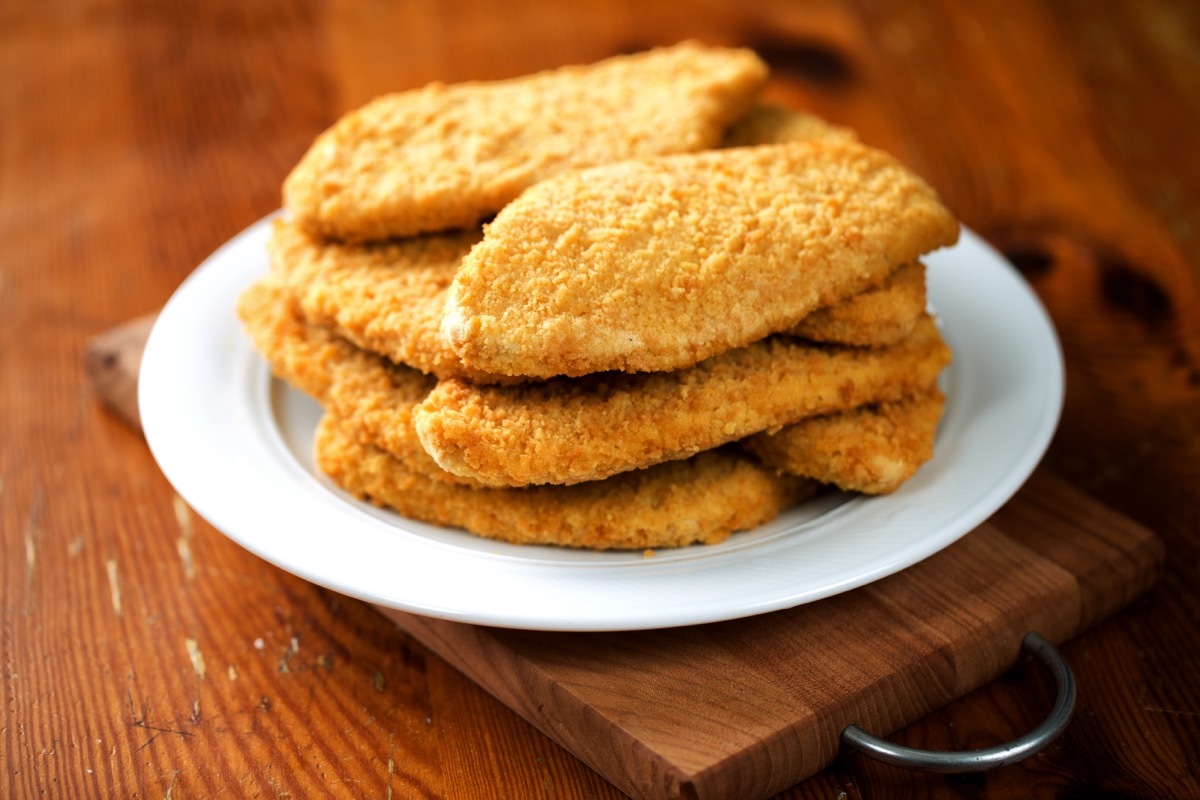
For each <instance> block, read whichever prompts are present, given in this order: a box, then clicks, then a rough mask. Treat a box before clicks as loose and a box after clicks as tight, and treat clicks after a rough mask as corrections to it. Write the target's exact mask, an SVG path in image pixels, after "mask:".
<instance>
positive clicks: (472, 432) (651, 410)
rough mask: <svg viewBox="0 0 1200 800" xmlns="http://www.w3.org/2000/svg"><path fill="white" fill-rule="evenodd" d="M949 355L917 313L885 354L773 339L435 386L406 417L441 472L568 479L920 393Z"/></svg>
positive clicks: (488, 479)
mask: <svg viewBox="0 0 1200 800" xmlns="http://www.w3.org/2000/svg"><path fill="white" fill-rule="evenodd" d="M949 360H950V350H949V348H948V347H947V346H946V344H945V342H943V341H942V338H941V336H940V334H939V333H938V331H937V326H936V325H935V324H934V322H933V320H932V319H931V318H929V317H925V318H923V319H922V321H921V322H920V323H919V324H918V325H917V327H916V329H915V330H914V331H913V333H912V334H910V335H909V336H908V337H906V338H905V339H903V340H902V341H900V342H898V343H897V344H894V345H892V346H891V347H883V348H870V349H863V348H830V347H825V346H820V345H814V344H810V343H806V342H803V341H800V340H795V339H789V338H786V337H772V338H770V339H765V340H762V341H759V342H755V343H753V344H751V345H748V346H747V347H744V348H740V349H737V350H731V351H729V352H727V353H723V354H722V355H720V356H716V357H714V358H711V359H708V360H707V361H703V362H701V363H700V364H697V365H696V366H694V367H690V368H687V369H683V370H677V371H674V372H656V373H642V374H637V375H623V374H617V373H607V374H603V375H594V376H588V377H586V378H577V379H567V378H559V379H555V380H552V381H546V382H544V383H536V384H521V385H517V386H479V385H474V384H470V383H467V382H466V381H461V380H447V381H441V382H440V383H439V384H438V385H437V387H436V388H435V389H434V390H433V391H432V392H431V393H430V395H429V397H428V398H426V400H425V401H424V402H422V403H421V404H420V405H419V406H418V407H417V408H416V410H415V411H414V414H413V418H414V420H415V422H416V425H417V432H418V435H419V436H420V438H421V443H422V444H423V445H424V447H425V450H426V451H427V452H429V453H430V455H432V456H433V457H434V459H435V460H436V461H437V462H438V464H439V465H440V466H441V467H442V468H443V469H445V470H447V471H449V472H453V473H455V474H458V475H463V476H468V477H472V478H474V479H476V480H478V481H480V482H481V483H483V484H485V485H489V486H523V485H527V484H541V483H558V484H570V483H579V482H582V481H590V480H599V479H601V478H605V477H608V476H609V475H614V474H616V473H618V472H624V471H626V470H630V469H637V468H641V467H646V466H649V465H651V464H656V463H660V462H662V461H669V460H673V459H679V458H686V457H688V456H690V455H692V454H693V453H696V452H699V451H701V450H707V449H710V448H713V447H717V446H719V445H721V444H724V443H726V442H731V441H735V440H737V439H741V438H743V437H745V436H749V435H751V434H754V433H758V432H759V431H763V430H770V429H775V428H779V427H781V426H783V425H787V424H790V423H792V422H795V421H797V420H799V419H802V418H804V417H808V416H813V415H816V414H825V413H830V412H832V411H839V410H844V409H848V408H855V407H857V406H860V405H863V404H864V403H872V402H882V401H887V400H895V399H898V398H901V397H904V396H906V395H909V394H912V393H914V392H916V391H918V390H920V389H923V388H925V387H927V386H929V385H930V384H931V383H933V381H934V380H935V379H936V378H937V375H938V374H939V373H940V371H941V369H942V368H943V367H944V366H945V365H946V364H947V363H949Z"/></svg>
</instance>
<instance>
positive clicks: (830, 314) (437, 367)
mask: <svg viewBox="0 0 1200 800" xmlns="http://www.w3.org/2000/svg"><path fill="white" fill-rule="evenodd" d="M478 239H479V233H478V232H474V233H471V232H461V233H455V234H447V235H433V236H424V237H419V238H415V239H406V240H397V241H393V242H379V243H363V244H346V243H341V242H333V241H321V240H316V239H313V238H312V237H311V236H310V235H308V234H307V233H306V232H305V231H304V230H302V229H301V228H300V227H299V226H297V225H296V224H295V223H293V222H290V221H285V220H277V221H276V222H275V223H274V227H273V230H272V234H271V239H270V241H269V243H268V250H269V252H270V256H271V264H272V271H273V273H272V274H273V275H274V277H275V279H276V280H277V281H278V282H279V283H280V285H281V286H283V287H286V289H287V290H288V291H289V293H290V294H292V295H294V300H295V302H296V303H298V304H299V308H300V311H301V313H302V315H303V316H304V318H305V319H306V320H308V321H309V322H311V323H313V324H316V325H321V326H323V327H327V328H329V329H331V330H332V331H333V332H334V333H336V334H337V335H338V336H340V337H342V338H345V339H348V340H349V341H351V342H353V343H354V344H355V345H357V346H358V347H360V348H362V349H364V350H368V351H371V352H373V353H377V354H379V355H382V356H385V357H386V358H388V359H389V360H391V361H393V362H395V363H397V364H404V365H406V366H410V367H413V368H414V369H417V370H420V371H421V372H425V373H429V374H433V375H436V376H437V377H440V378H467V379H469V380H472V381H474V382H476V383H512V382H515V381H519V380H520V379H514V378H511V377H509V376H503V375H489V374H487V373H480V372H476V371H474V370H471V369H468V368H467V367H465V366H464V365H463V363H462V362H461V361H460V360H459V359H458V357H457V356H456V355H455V354H454V352H453V351H452V350H450V348H449V347H448V345H447V344H446V341H445V340H444V339H443V338H442V337H441V336H440V335H439V334H438V325H439V324H440V322H441V318H442V307H443V306H444V304H445V300H446V290H447V287H448V286H449V285H450V282H451V281H452V280H453V279H454V275H455V273H456V272H457V271H458V267H459V264H460V262H461V261H462V258H463V256H465V255H466V253H467V252H468V251H469V250H470V248H471V246H472V245H473V244H474V243H475V242H477V241H478ZM922 269H923V268H921V267H919V265H918V266H917V267H908V268H901V270H899V271H897V272H896V273H893V275H892V276H890V277H889V279H888V281H887V283H885V284H884V285H883V286H881V287H879V288H876V289H871V290H868V291H867V292H864V293H862V294H860V295H856V296H854V297H851V298H848V299H847V300H845V301H843V302H841V303H838V304H835V305H834V306H832V307H830V308H827V309H822V310H818V311H815V312H813V313H812V314H810V315H809V316H808V317H805V319H804V320H802V321H801V324H800V325H798V326H797V327H796V328H795V329H794V330H793V331H792V332H791V333H793V335H797V336H804V337H806V338H809V339H813V340H816V341H824V342H834V343H841V344H854V345H885V344H891V343H892V342H894V341H897V340H898V339H900V338H902V337H903V336H904V335H906V334H907V333H908V332H910V331H911V330H912V326H913V325H914V324H915V323H916V320H917V318H918V317H919V316H920V314H921V312H922V311H923V309H924V302H925V294H924V281H923V278H922V276H921V271H922Z"/></svg>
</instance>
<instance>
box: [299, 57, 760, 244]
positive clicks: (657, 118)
mask: <svg viewBox="0 0 1200 800" xmlns="http://www.w3.org/2000/svg"><path fill="white" fill-rule="evenodd" d="M766 78H767V67H766V65H765V64H764V63H763V62H762V61H761V60H760V59H759V58H758V56H756V55H755V54H754V53H753V52H752V51H750V50H744V49H729V48H718V47H706V46H703V45H700V44H698V43H693V42H685V43H683V44H679V45H675V46H674V47H665V48H659V49H656V50H650V51H646V52H644V53H637V54H634V55H626V56H617V57H614V58H610V59H607V60H604V61H600V62H597V63H595V64H589V65H584V66H571V67H563V68H560V69H556V70H550V71H546V72H541V73H537V74H535V75H529V76H525V77H521V78H514V79H511V80H506V81H494V82H471V83H460V84H451V85H445V84H440V83H434V84H430V85H428V86H426V87H424V88H422V89H417V90H413V91H408V92H398V93H394V94H389V95H385V96H383V97H380V98H378V99H376V100H374V101H372V102H371V103H368V104H367V105H365V106H363V107H362V108H360V109H358V110H356V111H353V112H351V113H349V114H347V115H346V116H344V117H342V118H341V119H340V120H338V122H337V123H335V124H334V125H333V127H331V128H330V129H329V130H327V131H326V132H324V133H323V134H321V135H320V136H319V137H318V138H317V139H316V141H315V142H314V143H313V145H312V147H311V148H310V149H309V150H308V152H307V153H306V154H305V155H304V157H303V158H302V159H301V161H300V163H299V164H298V165H297V166H296V168H295V169H294V170H293V171H292V173H291V174H290V175H289V176H288V178H287V180H286V181H285V183H284V187H283V194H284V204H285V205H286V207H287V208H288V209H289V210H290V211H291V212H292V214H293V216H294V217H295V218H296V220H297V221H299V223H300V224H301V225H302V226H303V227H304V228H305V229H307V230H308V231H309V232H311V233H313V234H316V235H319V236H326V237H331V238H336V239H342V240H357V241H363V240H377V239H386V238H391V237H397V236H410V235H413V234H417V233H425V232H432V231H441V230H448V229H452V228H466V227H470V226H472V225H475V224H477V223H478V222H479V221H480V220H483V219H486V218H487V217H490V216H491V215H492V214H494V213H495V212H496V211H498V210H499V209H500V208H502V207H503V206H504V205H505V204H506V203H507V202H509V201H510V200H512V199H513V198H515V197H516V196H517V195H518V194H519V193H520V192H521V191H522V190H523V189H525V188H527V187H528V186H531V185H532V184H534V183H536V182H537V181H539V180H541V179H543V178H546V177H548V176H550V175H553V174H555V173H557V172H559V171H561V170H564V169H568V168H572V167H582V166H590V165H594V164H605V163H609V162H612V161H618V160H621V159H626V158H641V157H645V156H651V155H659V154H664V153H684V152H692V151H697V150H703V149H706V148H710V147H714V146H715V145H717V144H718V143H719V142H720V139H721V136H722V134H723V132H724V130H725V129H726V128H727V127H729V125H730V124H731V123H733V122H734V121H736V120H737V119H739V118H740V117H742V116H743V115H744V114H745V113H746V112H747V111H748V110H749V109H750V107H751V106H752V105H753V104H754V102H755V99H756V97H757V95H758V92H759V90H760V89H761V88H762V86H763V84H764V83H765V81H766Z"/></svg>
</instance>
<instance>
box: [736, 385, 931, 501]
mask: <svg viewBox="0 0 1200 800" xmlns="http://www.w3.org/2000/svg"><path fill="white" fill-rule="evenodd" d="M944 405H945V396H944V395H943V394H942V392H941V390H940V389H938V388H937V387H936V386H932V387H930V388H929V389H927V390H925V391H923V392H919V393H917V394H914V395H912V396H911V397H906V398H903V399H901V400H895V401H892V402H888V403H877V404H873V405H869V406H862V407H860V408H856V409H853V410H851V411H845V412H842V413H838V414H826V415H822V416H819V417H811V418H809V419H806V420H802V421H801V422H799V423H797V424H795V425H790V426H788V427H786V428H784V429H783V430H781V431H779V432H778V433H774V434H771V433H760V434H756V435H755V436H751V437H749V438H747V439H744V440H743V441H742V442H741V443H740V445H741V447H742V449H743V450H745V451H746V452H748V453H753V454H754V455H755V456H756V457H757V458H758V459H759V460H760V461H761V462H762V463H763V464H765V465H766V466H768V467H773V468H775V469H777V470H780V471H782V472H786V473H788V474H791V475H802V476H805V477H808V478H813V479H814V480H818V481H820V482H822V483H828V484H831V485H833V486H837V487H838V488H839V489H845V490H847V491H852V492H863V493H865V494H889V493H891V492H894V491H896V490H897V489H899V488H900V486H901V484H903V483H904V482H905V481H907V480H908V479H909V478H911V477H912V476H913V475H914V474H916V471H917V470H918V469H919V468H920V467H921V465H922V464H924V463H925V462H927V461H929V459H931V458H933V441H934V436H935V434H936V433H937V426H938V422H939V421H940V420H941V418H942V409H943V407H944Z"/></svg>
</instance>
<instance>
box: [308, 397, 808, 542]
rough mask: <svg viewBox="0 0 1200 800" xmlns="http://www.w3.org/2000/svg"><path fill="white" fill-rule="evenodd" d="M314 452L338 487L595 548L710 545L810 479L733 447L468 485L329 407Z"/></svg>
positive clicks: (471, 525) (438, 520) (424, 513)
mask: <svg viewBox="0 0 1200 800" xmlns="http://www.w3.org/2000/svg"><path fill="white" fill-rule="evenodd" d="M315 454H316V460H317V465H318V467H319V468H320V469H321V471H322V472H323V473H325V474H326V475H328V476H329V477H330V478H331V479H332V480H333V481H334V483H336V484H337V485H338V486H340V487H341V488H343V489H344V490H346V491H347V492H349V493H350V494H353V495H355V496H356V497H358V498H360V499H364V500H369V501H371V502H374V503H376V504H378V505H383V506H387V507H389V508H392V509H394V510H396V511H399V512H400V513H401V514H403V515H404V516H406V517H410V518H412V519H416V520H421V521H423V522H429V523H433V524H435V525H451V526H455V527H459V528H463V529H465V530H468V531H470V532H472V533H475V534H477V535H479V536H485V537H487V538H491V539H501V540H504V541H508V542H514V543H517V544H553V545H559V546H563V547H586V548H589V549H593V550H610V549H625V550H642V549H645V548H655V547H683V546H685V545H689V544H715V543H717V542H720V541H723V540H724V539H726V538H727V537H728V536H729V534H730V533H731V532H733V531H739V530H748V529H750V528H755V527H757V526H759V525H761V524H763V523H765V522H768V521H770V520H771V519H773V518H774V517H775V516H776V515H778V514H779V513H780V512H781V511H783V510H784V509H787V508H789V507H791V506H793V505H796V504H797V503H799V502H802V501H804V500H806V499H808V498H810V497H812V496H813V495H814V494H816V492H817V488H818V484H817V483H816V482H814V481H809V480H806V479H803V478H797V477H794V476H790V475H787V474H785V473H781V472H778V471H776V470H773V469H769V468H767V467H763V466H760V465H758V463H757V462H755V460H754V459H752V458H749V457H745V456H740V455H739V454H738V453H737V452H736V451H731V450H711V451H708V452H705V453H700V454H698V455H696V456H694V457H692V458H689V459H687V460H686V461H673V462H670V463H666V464H659V465H658V466H656V467H651V468H650V469H645V470H636V471H633V472H626V473H623V474H621V475H615V476H613V477H611V478H608V479H607V480H604V481H596V482H593V483H581V484H576V485H575V486H530V487H526V488H523V489H487V488H474V487H471V486H463V485H455V484H452V483H447V482H445V481H437V480H432V479H430V477H429V476H428V475H426V474H424V473H421V472H415V471H412V470H411V469H409V468H408V465H407V464H405V462H403V461H402V460H400V459H397V458H395V457H394V456H392V455H390V454H389V453H386V452H384V451H383V450H380V449H379V448H376V447H372V446H371V445H369V444H365V443H363V442H362V441H361V440H360V439H359V438H358V437H357V436H356V435H355V433H354V431H353V429H349V430H348V429H346V428H345V427H343V426H342V425H341V423H340V422H339V421H338V420H337V418H335V417H332V416H326V417H325V418H324V419H322V420H321V423H320V425H319V426H318V428H317V437H316V442H315Z"/></svg>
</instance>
